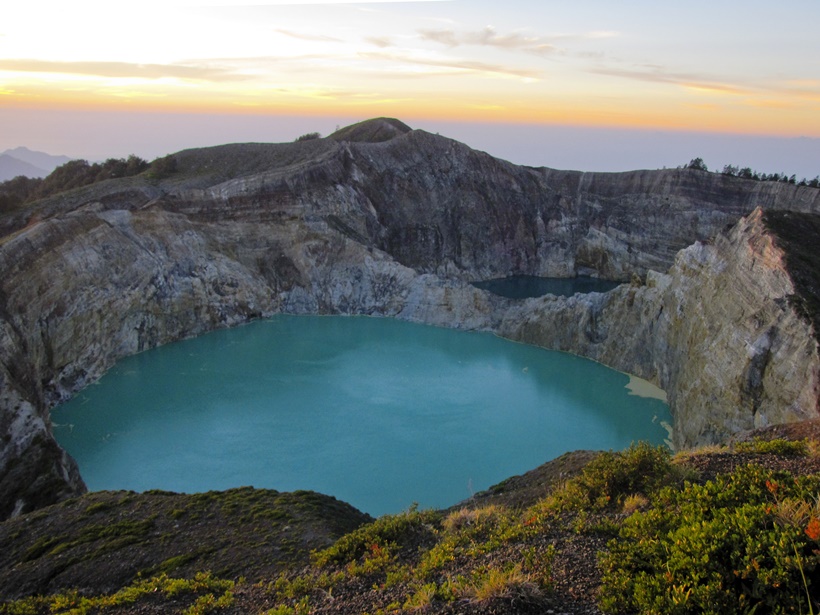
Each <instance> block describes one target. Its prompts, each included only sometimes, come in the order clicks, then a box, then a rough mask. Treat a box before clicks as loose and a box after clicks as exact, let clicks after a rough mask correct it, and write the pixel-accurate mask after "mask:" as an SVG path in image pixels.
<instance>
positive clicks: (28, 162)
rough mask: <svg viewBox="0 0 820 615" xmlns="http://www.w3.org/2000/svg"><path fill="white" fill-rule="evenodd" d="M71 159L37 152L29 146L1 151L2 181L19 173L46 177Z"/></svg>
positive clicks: (0, 168)
mask: <svg viewBox="0 0 820 615" xmlns="http://www.w3.org/2000/svg"><path fill="white" fill-rule="evenodd" d="M69 160H71V158H69V157H68V156H52V155H51V154H46V153H45V152H35V151H32V150H30V149H28V148H27V147H15V148H14V149H7V150H6V151H4V152H2V153H0V181H6V180H9V179H13V178H15V177H17V176H18V175H25V176H26V177H45V176H46V175H48V174H49V173H51V172H52V171H53V170H54V169H56V168H57V167H58V166H60V165H61V164H65V163H66V162H68V161H69Z"/></svg>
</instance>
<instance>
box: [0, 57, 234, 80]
mask: <svg viewBox="0 0 820 615" xmlns="http://www.w3.org/2000/svg"><path fill="white" fill-rule="evenodd" d="M0 70H3V71H9V72H19V73H52V74H62V75H83V76H93V77H107V78H114V79H122V78H137V79H165V78H174V79H190V80H199V81H218V82H225V81H244V80H246V79H248V77H247V76H245V75H242V74H240V73H237V72H234V71H230V70H226V69H224V68H216V67H212V66H202V65H192V64H133V63H128V62H55V61H50V60H3V59H0Z"/></svg>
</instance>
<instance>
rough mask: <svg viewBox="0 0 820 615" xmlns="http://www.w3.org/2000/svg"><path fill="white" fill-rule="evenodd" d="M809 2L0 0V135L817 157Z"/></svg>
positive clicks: (803, 168)
mask: <svg viewBox="0 0 820 615" xmlns="http://www.w3.org/2000/svg"><path fill="white" fill-rule="evenodd" d="M818 23H820V2H818V1H817V0H781V1H780V2H778V3H777V4H773V3H771V2H768V1H767V2H763V1H759V0H745V1H735V0H710V1H709V2H706V1H703V0H689V1H688V2H675V3H663V2H658V1H657V0H652V1H647V0H630V2H627V3H616V2H612V1H611V0H575V1H574V2H571V3H570V2H566V1H561V2H559V1H557V0H539V1H529V0H507V1H506V2H500V1H498V0H495V1H485V0H417V1H413V2H398V1H388V0H372V1H370V2H358V3H344V2H338V1H335V0H323V1H322V0H315V1H313V2H296V1H289V2H288V1H278V0H268V1H263V0H257V1H254V0H239V1H235V0H213V2H208V1H207V0H206V1H205V2H198V1H196V0H162V1H159V0H143V1H142V2H139V3H122V2H111V1H110V0H106V1H99V0H91V1H88V0H85V1H84V0H76V1H73V2H65V1H60V2H54V1H49V2H42V1H38V0H30V1H29V2H26V3H22V2H17V3H14V4H12V5H10V6H4V8H3V17H2V21H0V151H3V150H5V149H8V148H13V147H16V146H19V145H23V146H26V147H29V148H31V149H37V150H41V151H47V152H49V153H52V154H65V155H69V156H76V157H83V158H87V159H90V160H94V159H101V158H106V157H122V156H126V155H128V154H131V153H134V154H137V155H140V156H143V157H145V158H148V159H151V158H153V157H156V156H160V155H164V154H166V153H170V152H174V151H178V150H180V149H184V148H187V147H201V146H207V145H217V144H221V143H226V142H242V141H274V142H279V141H289V140H293V139H294V138H296V137H297V136H299V135H300V134H304V133H305V132H312V131H318V132H320V133H322V134H323V135H325V134H328V133H330V132H332V131H333V130H334V129H335V128H336V127H337V126H344V125H347V124H349V123H352V122H356V121H361V120H364V119H367V118H371V117H380V116H387V117H397V118H399V119H401V120H403V121H404V122H406V123H408V124H409V125H410V126H411V127H414V128H422V129H425V130H428V131H431V132H439V133H440V134H442V135H444V136H448V137H452V138H456V139H459V140H461V141H464V142H466V143H467V144H469V145H471V146H473V147H476V148H478V149H483V150H485V151H488V152H489V153H491V154H493V155H497V156H499V157H502V158H506V159H509V160H511V161H513V162H517V163H522V164H530V165H533V166H540V165H545V166H552V167H556V168H577V169H582V170H613V171H618V170H626V169H628V168H661V167H663V166H677V165H680V164H684V163H686V162H688V160H690V159H691V158H693V157H695V156H701V157H703V158H704V160H705V161H706V162H707V164H709V165H710V166H711V167H713V168H715V167H718V168H719V167H722V165H723V164H735V165H740V166H746V165H748V166H752V167H753V168H756V169H757V170H759V171H763V172H773V171H777V172H788V173H789V174H791V173H797V174H798V177H800V176H806V177H814V176H815V175H817V174H818V173H820V36H818V34H817V24H818Z"/></svg>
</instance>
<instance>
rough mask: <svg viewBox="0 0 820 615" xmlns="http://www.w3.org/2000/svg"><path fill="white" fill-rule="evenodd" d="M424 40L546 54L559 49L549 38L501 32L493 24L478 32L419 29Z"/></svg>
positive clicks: (443, 43)
mask: <svg viewBox="0 0 820 615" xmlns="http://www.w3.org/2000/svg"><path fill="white" fill-rule="evenodd" d="M418 33H419V35H420V36H421V38H422V40H426V41H432V42H435V43H440V44H442V45H445V46H447V47H458V46H460V45H477V46H483V47H496V48H500V49H507V50H513V51H525V52H527V53H534V54H537V55H544V54H548V53H553V52H556V51H558V48H557V47H556V46H555V45H553V44H552V43H551V42H549V41H548V40H547V39H545V38H543V37H540V36H525V35H523V34H521V33H520V32H513V33H511V34H499V33H498V32H496V30H495V28H493V27H492V26H487V27H486V28H484V29H483V30H478V31H476V32H464V33H457V32H456V31H455V30H452V29H440V30H419V31H418Z"/></svg>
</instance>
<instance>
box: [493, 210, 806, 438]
mask: <svg viewBox="0 0 820 615" xmlns="http://www.w3.org/2000/svg"><path fill="white" fill-rule="evenodd" d="M772 215H774V216H776V214H772ZM805 217H806V218H818V216H805ZM764 218H765V216H764V213H763V211H762V210H760V209H756V210H755V211H754V212H752V214H750V215H749V216H748V217H746V218H743V219H741V220H740V221H739V222H738V224H737V225H735V226H734V227H733V228H732V229H731V230H730V231H728V232H726V233H721V234H719V235H717V236H716V237H715V238H714V240H713V241H710V242H696V243H695V244H693V245H692V246H690V247H688V248H686V249H684V250H682V251H681V252H679V253H678V256H677V258H676V260H675V263H674V265H673V267H672V268H671V269H670V271H669V272H668V274H660V273H655V272H650V273H649V274H648V276H647V280H646V282H647V283H646V285H642V286H635V285H621V286H620V287H618V288H616V289H615V290H613V291H611V292H609V293H606V294H600V293H593V294H589V295H576V296H575V297H572V298H570V299H568V300H561V299H559V298H556V297H542V298H538V299H530V300H528V301H526V302H524V303H523V304H522V305H520V306H517V307H515V308H512V309H510V310H508V311H507V313H506V316H505V319H504V322H503V323H502V325H501V326H500V328H499V332H500V333H501V334H502V335H504V336H507V337H510V338H512V339H517V340H521V341H526V342H529V343H534V344H538V345H540V346H544V347H546V348H553V349H556V350H565V351H568V352H575V353H578V354H582V355H584V356H586V357H589V358H592V359H595V360H597V361H600V362H602V363H605V364H606V365H609V366H612V367H615V368H616V369H620V370H623V371H626V372H629V373H632V374H636V375H638V376H640V377H642V378H645V379H647V380H650V381H652V382H655V383H657V384H658V385H659V386H660V387H661V388H663V389H664V390H665V391H667V394H668V398H669V404H670V407H671V408H672V409H673V415H674V420H675V429H674V434H673V442H674V444H675V445H676V446H678V447H690V446H694V445H698V444H706V443H716V442H720V441H723V440H725V439H726V438H727V437H728V436H729V435H731V434H733V433H736V432H738V431H743V430H749V429H753V428H759V427H765V426H768V425H771V424H775V423H786V422H792V421H799V420H805V419H809V418H815V417H817V416H818V411H820V407H818V399H820V397H819V396H820V357H818V346H817V339H816V332H815V331H814V327H813V324H812V322H811V321H810V320H809V319H808V318H806V317H805V315H802V314H801V313H800V311H799V310H798V309H795V304H794V298H795V297H796V296H797V293H796V289H795V285H794V283H793V282H792V278H791V275H790V272H789V268H788V267H787V264H786V254H785V253H784V251H783V250H782V249H781V248H780V247H779V246H778V243H777V240H778V238H777V236H775V235H773V234H772V233H771V232H770V230H769V228H768V226H767V224H766V221H765V219H764Z"/></svg>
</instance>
